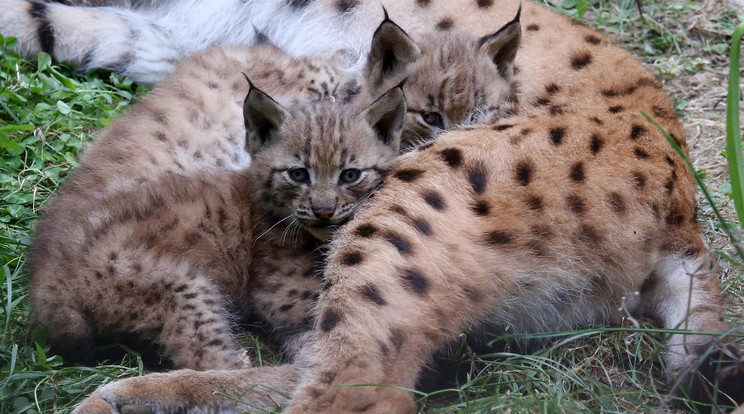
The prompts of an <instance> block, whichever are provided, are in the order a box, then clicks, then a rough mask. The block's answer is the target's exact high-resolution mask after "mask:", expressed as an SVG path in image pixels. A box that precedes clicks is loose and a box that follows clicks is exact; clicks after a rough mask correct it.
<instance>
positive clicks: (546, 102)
mask: <svg viewBox="0 0 744 414" xmlns="http://www.w3.org/2000/svg"><path fill="white" fill-rule="evenodd" d="M535 105H537V106H548V105H550V99H548V98H546V97H544V96H543V97H540V98H537V100H536V101H535Z"/></svg>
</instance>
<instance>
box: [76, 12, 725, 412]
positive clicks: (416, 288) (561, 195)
mask: <svg viewBox="0 0 744 414" xmlns="http://www.w3.org/2000/svg"><path fill="white" fill-rule="evenodd" d="M516 3H517V2H515V1H502V2H498V3H492V2H478V5H477V6H476V5H475V4H472V5H471V6H469V7H470V8H469V9H467V8H465V7H462V6H461V5H459V4H454V3H453V4H450V3H446V4H441V5H440V4H436V5H435V4H432V3H431V2H394V3H393V2H391V4H390V5H389V6H390V7H389V11H390V13H391V15H393V16H398V15H400V16H411V17H406V19H410V20H406V21H403V24H401V26H402V27H403V28H405V29H406V30H407V31H408V32H409V33H410V34H411V35H412V36H413V37H414V39H415V38H416V36H417V35H418V34H419V33H421V32H422V31H425V30H430V29H431V27H432V26H435V27H438V28H440V29H448V28H451V27H453V26H454V27H457V28H461V29H463V30H465V31H469V32H470V33H471V34H475V35H484V34H486V33H488V32H490V31H492V30H493V25H494V24H495V23H496V24H498V23H500V24H505V23H506V22H507V21H508V20H509V19H511V17H512V16H513V13H514V10H516V8H517V4H516ZM365 7H366V5H365ZM506 10H508V14H507V13H506ZM406 13H407V14H406ZM372 15H373V14H372V13H370V16H372ZM377 17H379V16H375V18H377ZM371 18H372V17H370V19H371ZM522 27H524V28H525V31H524V32H523V34H524V42H523V46H522V50H521V51H520V54H519V55H518V57H517V62H516V66H517V68H518V69H519V74H518V75H516V76H517V80H519V81H520V83H521V88H522V89H521V91H522V92H521V96H520V100H521V106H520V110H521V111H522V112H521V113H520V115H519V117H514V118H511V119H507V120H503V121H501V122H499V123H497V124H495V125H487V126H484V127H475V128H473V129H472V130H469V131H468V130H460V131H456V132H452V133H450V134H446V135H444V136H442V137H441V138H440V140H439V141H437V143H435V144H434V145H433V146H432V147H430V148H428V149H426V148H425V149H423V150H422V151H419V152H415V153H411V154H409V155H407V156H406V157H405V159H404V160H403V161H402V163H401V165H400V166H399V167H398V172H399V173H398V174H393V175H392V176H391V178H390V179H389V181H387V183H386V184H385V186H384V187H383V189H382V190H381V191H380V192H379V193H378V195H377V196H376V197H375V198H374V199H373V200H372V201H371V202H370V203H369V204H368V205H367V207H366V208H365V209H364V211H363V212H361V213H360V214H358V215H357V216H356V218H355V219H354V222H353V223H350V224H349V225H348V226H346V227H345V228H344V229H343V230H342V232H341V234H339V236H338V238H337V239H336V242H335V243H334V247H333V248H332V250H331V257H330V261H329V267H328V268H327V269H326V278H327V280H328V281H329V282H330V283H329V285H330V286H331V288H330V290H328V291H327V292H326V293H324V294H323V295H322V297H321V301H320V304H319V309H318V317H319V318H318V322H317V326H316V331H315V332H316V334H317V336H318V338H317V340H316V342H315V343H313V344H310V345H308V346H307V347H305V348H304V349H303V353H304V357H303V361H304V363H306V364H307V366H309V367H310V371H309V372H308V373H307V374H305V375H303V376H302V378H301V380H300V383H301V386H300V388H299V389H298V390H297V391H296V392H295V394H294V396H293V399H292V403H291V408H290V411H291V412H298V413H299V412H319V413H320V412H348V411H351V410H363V411H366V412H379V413H389V412H413V411H414V410H415V407H414V404H413V400H412V398H411V396H410V395H409V393H408V392H406V391H404V390H401V389H398V388H393V387H388V388H379V387H370V388H364V387H348V386H339V384H349V383H388V384H393V385H401V386H404V387H412V386H413V385H414V383H415V380H416V377H417V375H418V373H419V372H420V369H421V367H422V365H423V364H425V363H426V362H427V360H428V358H429V357H430V355H431V353H432V352H433V351H434V350H436V349H437V348H438V347H439V346H441V345H442V344H444V343H446V342H448V341H449V340H450V339H452V338H454V337H455V336H456V335H457V334H458V333H459V332H462V331H463V330H466V329H468V328H469V327H471V326H473V325H474V324H475V323H477V322H478V321H481V320H483V319H485V318H488V317H491V316H498V317H499V318H501V319H503V320H504V321H507V322H510V323H513V324H514V326H515V328H516V329H518V330H521V331H531V330H540V329H544V327H545V326H551V327H553V326H556V325H557V326H561V327H566V328H568V327H572V326H578V325H582V324H584V323H592V322H596V323H616V322H617V321H618V319H619V317H620V315H619V314H618V313H617V311H616V308H615V306H616V305H617V303H618V301H619V299H620V297H621V296H622V295H625V294H628V293H632V292H634V291H636V290H640V291H641V302H640V303H639V304H638V306H637V307H636V308H635V309H633V310H635V311H638V312H639V313H641V312H645V313H648V314H650V315H652V316H654V317H656V318H657V319H658V320H660V321H661V323H662V325H663V326H665V327H670V328H672V327H679V326H685V327H688V328H691V329H700V330H705V331H714V332H715V331H717V332H723V331H725V329H726V327H725V324H724V323H723V322H722V321H721V307H720V303H721V298H720V293H719V291H718V288H717V286H716V280H715V278H714V277H710V276H708V277H700V278H695V279H693V291H692V293H691V296H692V299H693V301H692V303H691V304H689V305H690V306H691V309H692V310H693V311H694V312H693V313H691V314H690V315H687V309H688V303H687V298H688V295H689V294H690V292H689V290H688V287H689V286H690V284H689V283H690V279H689V278H690V277H691V276H690V274H691V273H694V272H695V270H696V269H697V268H699V267H705V265H706V263H705V262H706V259H705V254H704V249H703V246H702V242H701V240H700V232H699V227H698V225H697V224H696V222H695V201H694V200H695V199H694V191H695V188H694V184H693V181H692V177H691V174H690V172H689V171H688V170H687V169H686V167H684V165H683V164H682V163H681V160H680V159H679V158H678V157H676V156H675V155H674V153H673V152H672V150H671V148H670V147H669V145H668V143H667V142H666V140H665V139H664V138H663V137H662V136H661V135H660V134H658V133H657V132H656V131H655V130H654V129H653V128H652V127H651V126H650V125H649V124H648V123H646V122H645V121H644V120H643V119H642V118H641V117H640V115H639V114H638V111H639V110H644V111H646V112H647V113H649V114H650V115H652V116H654V117H655V118H657V119H658V120H659V121H660V122H661V124H662V126H664V127H665V128H666V129H667V130H669V131H670V133H671V134H672V136H673V137H674V138H675V139H676V140H678V142H679V143H680V144H681V145H682V147H683V149H686V146H685V143H684V138H683V133H682V129H681V126H680V125H679V122H678V121H677V119H676V116H675V114H674V111H673V106H672V104H671V100H670V99H669V98H668V96H667V95H666V94H665V93H664V92H663V90H662V89H661V88H660V86H659V84H658V82H656V81H655V79H654V78H653V76H652V75H650V74H649V73H648V72H647V71H646V70H645V69H643V67H642V66H641V64H640V63H639V62H637V61H636V60H635V59H633V58H632V57H630V56H629V55H628V54H627V53H625V52H623V51H621V50H619V49H618V48H616V47H615V46H612V45H610V44H609V43H608V42H607V41H606V40H604V39H602V37H601V36H599V35H598V34H597V33H596V32H594V31H592V30H590V29H587V28H585V27H582V26H580V25H576V24H573V23H572V22H571V21H570V20H568V19H565V18H563V17H559V16H557V15H555V14H553V13H550V12H548V11H546V10H545V9H542V8H540V7H538V6H536V5H534V4H532V3H525V4H524V10H523V14H522ZM360 31H363V30H362V28H361V27H360ZM667 156H668V157H669V158H668V159H667ZM527 158H529V159H527ZM458 161H459V162H458ZM404 169H408V170H409V171H407V172H405V173H401V171H403V170H404ZM410 170H415V171H420V173H416V172H412V171H410ZM412 177H413V178H412ZM535 197H539V199H538V198H535ZM538 200H539V201H538ZM505 213H508V214H505ZM424 222H425V223H427V224H426V225H425V224H422V223H424ZM538 222H539V224H546V226H547V228H535V229H533V228H531V227H534V226H535V224H537V223H538ZM362 225H367V227H361V226H362ZM634 231H635V233H634ZM350 253H359V254H360V255H362V260H361V261H357V260H354V261H353V262H356V263H355V264H353V265H349V264H348V261H344V258H345V257H348V255H349V254H350ZM644 282H646V286H645V289H642V287H643V286H644ZM520 299H521V300H520ZM524 303H529V304H531V306H530V307H529V308H527V309H526V311H527V312H529V313H530V314H536V315H538V317H537V318H534V319H533V318H524V317H523V316H522V315H523V314H524V312H525V308H523V304H524ZM535 307H537V309H538V310H535ZM439 315H446V317H441V316H439ZM706 344H707V342H706V341H705V340H704V339H703V338H699V337H686V338H685V337H683V336H681V335H677V336H673V337H672V338H671V339H670V344H669V346H668V349H667V352H666V358H667V365H668V367H669V369H670V376H672V377H674V376H676V375H680V376H682V377H686V375H687V374H688V373H687V371H688V370H689V369H690V368H692V367H693V364H692V363H693V362H694V361H696V360H697V359H698V358H699V356H700V355H702V354H703V353H704V352H705V350H706V349H707V346H706ZM304 358H306V359H304ZM246 375H249V373H246ZM734 380H735V379H734ZM138 381H139V382H138ZM141 382H142V380H141V379H135V380H128V381H124V382H122V383H118V384H119V385H117V384H112V385H109V386H107V387H105V388H104V389H103V390H102V391H101V394H100V395H99V396H97V397H95V398H93V399H92V400H90V401H91V403H95V404H101V401H100V400H101V398H103V399H104V400H105V401H107V402H108V403H109V404H111V405H112V406H115V407H119V406H121V405H122V404H132V403H134V404H142V403H143V400H138V399H137V394H138V393H141V392H142V390H143V389H146V390H148V392H149V391H151V390H159V389H162V390H164V392H165V391H167V390H168V389H170V388H171V387H172V386H174V384H179V383H181V380H179V379H177V378H175V377H168V376H160V377H158V378H157V379H156V380H154V381H153V382H151V383H149V384H147V385H146V388H138V387H134V388H129V387H130V386H131V384H133V383H134V384H138V383H141ZM246 383H250V380H247V382H246ZM283 385H286V386H287V388H286V389H283V391H287V392H291V391H292V384H283ZM205 386H206V385H205ZM104 391H105V392H104ZM155 392H157V391H155ZM96 398H97V399H96ZM147 401H149V403H150V404H151V406H156V407H158V408H159V409H162V410H169V409H170V408H169V407H172V405H169V404H170V403H169V402H168V401H165V400H158V399H157V397H155V398H154V399H148V400H147ZM212 401H213V398H212V397H209V396H198V397H195V401H190V402H189V403H188V404H187V406H186V407H185V408H187V409H193V410H198V409H199V407H204V406H208V405H209V404H211V403H212ZM180 407H181V408H184V406H183V405H181V406H180ZM79 411H80V412H98V411H96V409H94V408H90V409H89V406H87V405H85V404H84V405H83V406H81V407H80V409H79Z"/></svg>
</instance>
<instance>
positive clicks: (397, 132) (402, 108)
mask: <svg viewBox="0 0 744 414" xmlns="http://www.w3.org/2000/svg"><path fill="white" fill-rule="evenodd" d="M406 80H407V79H404V80H403V81H402V82H400V84H398V85H396V86H395V87H394V88H392V89H390V90H389V91H387V92H385V93H384V94H383V95H382V96H380V97H379V98H378V99H377V100H376V101H375V102H373V103H372V105H370V106H369V107H368V108H367V109H365V110H364V111H363V112H362V114H361V116H363V117H364V118H365V119H366V120H367V122H368V123H369V125H370V126H371V127H372V129H374V131H375V133H376V134H377V137H378V138H379V139H380V140H381V141H382V142H383V143H385V145H388V146H389V147H391V148H392V149H393V151H395V152H398V151H399V150H400V136H401V133H402V131H403V120H404V119H405V116H406V109H407V107H406V97H405V95H404V94H403V84H404V83H405V81H406Z"/></svg>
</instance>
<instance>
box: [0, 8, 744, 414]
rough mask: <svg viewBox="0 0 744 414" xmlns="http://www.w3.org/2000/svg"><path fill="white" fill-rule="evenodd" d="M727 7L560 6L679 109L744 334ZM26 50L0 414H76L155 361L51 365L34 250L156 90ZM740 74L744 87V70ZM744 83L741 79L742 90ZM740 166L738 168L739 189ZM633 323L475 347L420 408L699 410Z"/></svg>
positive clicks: (1, 245) (4, 149)
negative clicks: (112, 128)
mask: <svg viewBox="0 0 744 414" xmlns="http://www.w3.org/2000/svg"><path fill="white" fill-rule="evenodd" d="M719 3H721V2H713V1H707V2H706V1H703V2H684V1H682V2H680V1H674V2H661V1H658V2H650V1H648V0H643V13H644V17H641V16H640V14H639V12H638V8H637V5H636V2H635V0H617V1H586V0H563V1H560V0H557V1H552V2H551V7H553V8H554V9H555V10H557V11H559V12H562V13H565V14H568V15H571V16H573V17H578V18H581V19H582V20H584V21H585V22H586V23H587V24H589V25H591V26H594V27H598V28H600V29H601V30H602V31H603V32H604V33H606V34H608V35H609V36H610V37H612V38H613V39H615V40H616V41H618V42H619V43H622V44H623V45H624V46H625V47H626V48H629V49H630V50H632V51H633V52H634V53H635V55H636V56H640V57H641V58H642V59H643V60H644V62H645V63H647V64H648V67H649V69H651V70H653V71H654V72H655V73H656V74H657V75H658V76H659V77H660V78H661V79H662V80H663V81H664V83H665V86H666V87H667V89H668V90H670V92H671V93H672V94H673V95H675V96H676V97H677V99H676V106H677V110H678V111H679V112H680V114H681V115H682V117H683V119H684V121H685V125H686V126H687V127H688V130H687V134H688V137H689V138H690V139H689V143H690V146H691V151H692V153H693V156H692V159H694V160H695V161H694V163H693V164H691V166H692V167H693V168H694V169H695V170H696V176H697V177H698V178H700V179H704V182H705V183H706V186H707V191H708V194H709V198H706V197H704V196H703V193H702V192H701V196H700V202H701V211H700V219H701V220H702V222H703V226H704V229H705V235H706V238H707V240H708V242H709V244H710V245H711V246H712V248H713V249H714V252H716V253H718V254H720V255H721V256H723V257H724V259H728V260H723V261H722V262H721V264H722V267H723V269H724V271H725V272H724V276H723V280H722V281H723V286H724V288H725V289H726V291H727V294H728V295H729V297H730V298H731V303H730V306H729V308H730V309H729V314H728V316H729V317H730V319H731V321H732V323H734V326H735V328H734V330H735V333H737V334H738V335H741V334H742V332H744V321H743V320H742V318H741V317H740V316H736V315H737V314H741V313H742V309H743V308H744V306H743V305H742V304H743V303H744V287H742V286H743V285H744V284H742V281H741V274H742V272H741V269H742V267H741V263H744V257H742V256H741V255H740V254H739V253H738V251H737V249H735V248H734V247H738V246H739V240H740V227H739V225H738V224H737V223H741V222H742V217H744V215H743V214H742V212H744V209H742V207H744V188H742V187H743V184H742V175H744V174H742V171H741V169H740V167H737V166H740V165H741V160H737V159H736V158H737V157H735V156H732V154H741V148H740V145H741V144H740V142H741V137H740V131H739V127H738V124H737V122H738V104H739V100H738V96H739V94H738V92H737V91H736V90H734V89H732V93H730V94H729V97H730V100H729V111H730V112H729V121H728V128H727V126H726V123H725V119H724V116H723V107H722V104H721V102H724V101H725V97H726V93H727V91H726V88H725V87H723V86H721V85H723V84H724V79H725V76H726V66H727V65H728V62H729V55H730V56H731V58H732V59H733V60H734V61H735V62H737V63H738V56H739V55H738V49H735V50H733V51H731V50H730V49H729V44H730V41H731V33H732V32H733V31H734V29H735V28H736V24H737V22H739V21H741V20H742V19H740V16H738V15H737V13H736V12H735V11H734V10H732V9H730V8H726V6H724V5H721V4H719ZM701 16H702V17H701ZM741 30H744V29H741ZM13 42H14V41H13V39H10V38H2V37H0V198H1V199H2V203H0V266H2V269H0V323H1V324H2V325H3V330H2V333H1V334H0V335H1V336H0V412H2V413H13V414H15V413H26V412H29V413H35V412H62V413H64V412H68V411H69V410H70V409H71V408H72V407H73V405H74V404H75V403H76V402H79V401H80V399H81V398H82V397H83V396H84V395H86V394H88V393H90V392H91V391H92V390H93V389H95V388H96V387H97V386H99V385H100V384H102V383H105V382H108V381H112V380H115V379H117V378H121V377H125V376H132V375H137V374H138V373H142V372H143V368H142V361H141V359H140V358H139V357H138V355H137V354H134V353H129V354H127V355H126V356H125V357H124V358H123V359H122V360H117V361H109V363H108V364H107V365H100V366H97V367H70V366H64V365H63V364H62V362H63V361H61V360H60V358H59V357H58V356H51V355H49V354H48V351H49V349H48V347H47V346H46V343H45V332H44V331H43V330H38V331H36V332H31V331H30V329H29V325H28V320H27V318H28V310H29V309H28V300H27V291H26V285H27V283H28V279H27V275H26V273H25V268H24V266H25V250H26V247H27V245H28V244H29V240H30V234H31V229H32V224H33V221H34V220H35V219H36V217H37V216H38V212H39V209H40V208H41V207H42V206H43V204H44V202H45V200H46V199H47V198H48V197H49V196H50V195H52V194H53V193H54V191H55V190H56V188H57V187H58V186H59V185H60V183H61V182H63V181H64V180H65V178H66V176H67V174H68V173H69V171H70V169H71V168H74V167H75V166H76V161H75V159H76V155H77V154H78V152H79V151H80V150H81V149H82V148H83V147H84V145H85V144H86V143H87V142H89V141H90V140H91V139H92V137H93V133H94V131H96V130H99V129H101V128H102V127H104V126H106V125H107V124H108V123H109V122H110V120H111V119H112V118H115V117H117V116H119V115H120V114H121V113H122V112H123V111H124V110H126V109H127V107H129V106H130V105H131V104H132V103H133V102H134V101H135V100H136V98H137V96H138V95H140V94H141V93H143V92H145V91H146V90H145V89H143V88H140V87H137V86H135V85H133V84H132V82H131V80H130V79H126V78H121V77H119V76H117V75H115V74H109V73H91V74H87V75H80V74H76V73H75V72H74V71H73V70H72V69H71V68H70V67H67V66H65V65H57V64H52V63H51V60H50V59H49V56H47V55H45V54H40V55H39V57H38V58H37V59H36V60H24V59H22V58H20V57H19V56H18V55H17V54H16V53H15V52H13V50H12V47H13ZM737 43H738V40H737ZM732 70H733V73H734V74H736V75H738V73H739V70H738V67H737V68H734V69H732ZM732 79H733V78H732ZM738 84H739V82H738V76H737V77H736V80H735V81H733V82H732V83H731V85H730V88H737V87H738ZM734 109H736V112H735V113H734ZM725 131H728V132H729V137H728V145H730V147H729V148H727V149H725V148H726V147H725V142H724V141H725V139H726V137H725ZM736 144H738V145H739V147H736ZM726 155H728V156H729V157H728V158H726ZM728 161H731V162H733V165H734V167H735V172H734V173H733V174H732V175H731V177H732V178H731V181H729V178H728V177H729V176H728V174H727V168H728ZM737 171H738V178H736V177H737ZM737 180H738V181H737ZM737 200H738V201H737ZM717 212H718V214H720V216H719V215H718V214H717ZM727 223H731V224H727ZM633 322H635V321H631V320H629V321H628V324H627V325H626V326H624V327H622V328H613V329H586V330H578V331H573V332H563V333H555V334H544V335H542V336H543V337H545V338H548V339H550V341H549V342H548V343H549V345H547V346H545V347H543V348H541V349H538V350H536V351H534V352H531V353H528V354H520V353H518V352H515V350H514V349H512V348H510V347H509V346H507V348H506V349H504V350H503V351H500V352H497V353H492V354H486V355H484V354H480V355H477V354H475V353H474V352H473V351H472V350H471V349H469V348H468V347H467V346H464V345H463V346H461V347H460V348H459V352H457V355H458V357H457V358H459V359H460V361H461V363H460V364H458V365H456V369H457V370H458V371H459V372H458V374H459V378H461V381H460V382H459V383H458V384H459V385H456V386H452V387H450V388H446V389H444V390H440V391H437V392H434V393H430V394H423V393H418V394H417V395H418V396H419V398H420V401H421V402H422V403H423V404H424V406H425V411H426V412H429V413H448V412H468V413H470V412H473V413H474V412H485V411H494V412H512V413H522V412H524V413H533V412H549V413H559V412H582V411H586V412H589V411H591V412H596V411H601V412H646V411H650V410H656V411H657V412H675V411H676V410H677V408H678V407H679V406H680V403H681V404H682V405H683V404H684V402H685V401H684V399H681V398H679V397H675V396H673V395H670V394H669V389H668V387H667V385H666V382H665V379H664V377H663V375H662V371H663V370H662V366H663V363H662V362H661V358H660V354H659V352H660V349H661V346H660V342H661V341H662V339H663V337H664V335H665V334H666V333H668V332H667V331H663V330H659V329H653V328H649V327H647V326H645V325H643V321H641V324H642V325H641V326H640V327H636V326H635V325H634V324H633ZM244 342H245V343H247V344H249V348H251V349H253V350H255V353H256V355H254V358H253V360H254V361H259V360H265V361H266V363H272V362H274V361H276V353H275V350H272V349H269V348H266V347H264V346H262V345H261V342H260V341H257V340H256V339H255V338H253V337H252V336H250V335H247V334H246V335H244Z"/></svg>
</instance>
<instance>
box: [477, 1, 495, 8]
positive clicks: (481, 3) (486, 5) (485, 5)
mask: <svg viewBox="0 0 744 414" xmlns="http://www.w3.org/2000/svg"><path fill="white" fill-rule="evenodd" d="M476 4H478V7H480V8H481V9H487V8H489V7H491V6H493V0H476Z"/></svg>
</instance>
